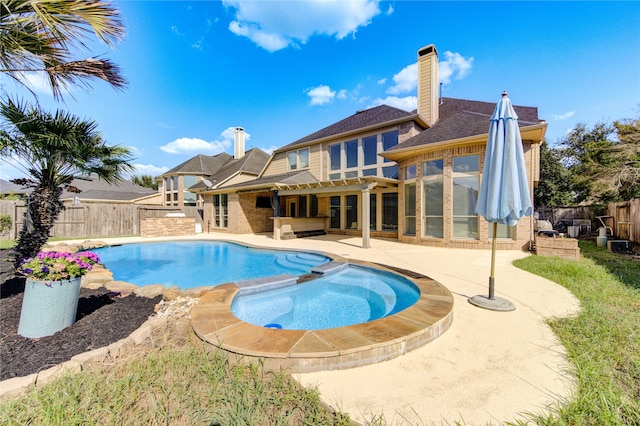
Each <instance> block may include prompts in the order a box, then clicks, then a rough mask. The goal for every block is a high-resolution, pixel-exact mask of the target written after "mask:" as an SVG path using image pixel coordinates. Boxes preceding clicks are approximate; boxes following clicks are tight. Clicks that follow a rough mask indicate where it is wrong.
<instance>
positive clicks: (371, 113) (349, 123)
mask: <svg viewBox="0 0 640 426" xmlns="http://www.w3.org/2000/svg"><path fill="white" fill-rule="evenodd" d="M414 117H416V114H415V113H410V112H407V111H404V110H401V109H398V108H394V107H390V106H388V105H379V106H377V107H373V108H369V109H366V110H363V111H358V112H356V113H355V114H353V115H351V116H349V117H347V118H345V119H342V120H340V121H337V122H335V123H333V124H331V125H329V126H327V127H325V128H323V129H320V130H318V131H317V132H314V133H311V134H310V135H307V136H305V137H303V138H301V139H298V140H297V141H295V142H292V143H290V144H288V145H285V146H284V147H282V148H280V149H278V151H281V150H285V149H288V148H291V147H293V146H296V145H302V144H305V143H308V142H312V141H315V140H318V139H324V138H328V137H331V136H337V135H340V134H343V133H349V132H355V131H357V130H360V129H365V128H368V127H372V126H379V125H384V124H385V123H388V122H392V121H396V120H402V119H406V120H407V121H408V120H411V119H413V118H414Z"/></svg>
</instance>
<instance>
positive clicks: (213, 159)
mask: <svg viewBox="0 0 640 426" xmlns="http://www.w3.org/2000/svg"><path fill="white" fill-rule="evenodd" d="M232 159H233V157H232V156H231V155H229V154H227V153H226V152H221V153H220V154H217V155H202V154H199V155H196V156H195V157H192V158H190V159H188V160H187V161H185V162H184V163H182V164H179V165H177V166H176V167H174V168H173V169H171V170H169V171H168V172H165V173H163V174H162V175H163V176H167V175H172V174H183V175H206V176H211V175H213V174H215V173H217V172H218V170H220V168H221V167H222V166H224V165H225V164H227V163H228V162H229V161H230V160H232Z"/></svg>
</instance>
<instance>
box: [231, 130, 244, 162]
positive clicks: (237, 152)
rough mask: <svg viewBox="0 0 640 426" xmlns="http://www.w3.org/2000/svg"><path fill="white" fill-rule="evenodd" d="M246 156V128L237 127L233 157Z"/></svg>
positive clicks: (234, 135) (234, 134) (234, 136)
mask: <svg viewBox="0 0 640 426" xmlns="http://www.w3.org/2000/svg"><path fill="white" fill-rule="evenodd" d="M242 157H244V129H243V128H242V127H236V130H235V132H234V133H233V158H235V159H238V158H242Z"/></svg>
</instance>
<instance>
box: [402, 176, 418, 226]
mask: <svg viewBox="0 0 640 426" xmlns="http://www.w3.org/2000/svg"><path fill="white" fill-rule="evenodd" d="M404 235H416V183H415V182H413V183H408V184H406V185H405V186H404Z"/></svg>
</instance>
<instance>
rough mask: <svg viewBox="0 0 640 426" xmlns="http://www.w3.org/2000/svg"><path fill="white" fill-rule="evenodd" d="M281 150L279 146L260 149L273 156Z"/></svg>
mask: <svg viewBox="0 0 640 426" xmlns="http://www.w3.org/2000/svg"><path fill="white" fill-rule="evenodd" d="M278 148H280V147H279V146H277V145H270V146H268V147H267V148H260V149H261V150H263V151H264V152H266V153H267V154H269V155H271V154H272V153H273V151H275V150H276V149H278Z"/></svg>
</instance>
